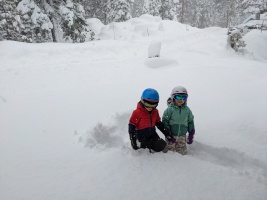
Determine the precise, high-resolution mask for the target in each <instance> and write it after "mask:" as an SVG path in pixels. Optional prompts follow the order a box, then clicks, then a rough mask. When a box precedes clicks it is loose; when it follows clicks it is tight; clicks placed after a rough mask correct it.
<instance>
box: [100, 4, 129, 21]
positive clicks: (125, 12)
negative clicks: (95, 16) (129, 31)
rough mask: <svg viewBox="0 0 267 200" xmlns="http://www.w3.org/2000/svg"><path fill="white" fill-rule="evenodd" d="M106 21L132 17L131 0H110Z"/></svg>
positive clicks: (107, 6)
mask: <svg viewBox="0 0 267 200" xmlns="http://www.w3.org/2000/svg"><path fill="white" fill-rule="evenodd" d="M105 12H106V13H107V16H106V22H107V23H111V22H123V21H126V20H128V19H130V18H131V14H130V1H129V0H108V2H107V4H106V8H105Z"/></svg>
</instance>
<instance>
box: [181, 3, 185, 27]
mask: <svg viewBox="0 0 267 200" xmlns="http://www.w3.org/2000/svg"><path fill="white" fill-rule="evenodd" d="M181 23H182V24H183V23H184V0H182V13H181Z"/></svg>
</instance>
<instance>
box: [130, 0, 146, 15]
mask: <svg viewBox="0 0 267 200" xmlns="http://www.w3.org/2000/svg"><path fill="white" fill-rule="evenodd" d="M144 4H145V0H134V3H133V7H132V10H131V15H132V17H140V16H141V15H142V14H144V13H145V12H144Z"/></svg>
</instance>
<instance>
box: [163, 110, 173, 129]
mask: <svg viewBox="0 0 267 200" xmlns="http://www.w3.org/2000/svg"><path fill="white" fill-rule="evenodd" d="M170 117H171V116H170V110H169V109H168V108H167V109H166V110H165V111H164V113H163V116H162V123H163V124H164V126H165V127H167V128H168V129H170V125H169V122H170Z"/></svg>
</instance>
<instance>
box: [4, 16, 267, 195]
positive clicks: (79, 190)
mask: <svg viewBox="0 0 267 200" xmlns="http://www.w3.org/2000/svg"><path fill="white" fill-rule="evenodd" d="M97 24H99V27H96V26H97V25H94V26H95V27H94V28H95V29H97V28H98V30H99V35H97V37H100V36H105V40H99V41H92V42H87V43H82V44H65V43H61V44H59V43H43V44H27V43H20V42H12V41H2V42H0V60H1V65H0V163H1V164H0V169H1V170H0V196H1V199H3V200H18V199H20V200H29V199H38V200H55V199H57V200H74V199H77V200H82V199H92V200H104V199H110V200H118V199H124V200H136V199H139V200H162V199H177V198H178V199H181V200H215V199H216V200H266V199H267V189H266V188H267V159H266V155H267V145H266V143H267V135H266V133H267V124H266V121H267V90H266V86H267V68H266V66H267V65H266V63H267V57H266V52H267V45H266V42H267V32H266V31H263V32H261V31H260V30H252V31H251V32H249V33H247V35H246V36H245V37H244V40H245V42H246V43H247V46H246V50H247V51H246V52H247V53H244V54H242V55H240V54H236V53H235V52H234V50H232V49H231V48H228V47H227V29H221V28H217V27H211V28H207V29H197V28H193V27H189V28H188V29H189V30H188V31H186V27H185V25H182V24H179V23H178V22H173V21H168V20H163V21H162V20H159V19H158V18H154V17H153V16H147V15H146V16H142V17H140V18H137V19H131V20H129V21H127V22H123V23H115V26H113V25H107V26H103V24H100V23H99V22H97ZM149 24H150V25H151V26H150V27H155V29H153V30H154V34H149V36H148V35H142V34H140V32H138V31H136V26H139V27H141V26H143V27H148V25H149ZM160 24H161V26H162V29H161V30H159V29H158V27H159V25H160ZM112 26H113V27H112ZM92 27H93V26H92ZM109 28H112V29H111V30H110V29H109ZM113 28H114V29H113ZM100 30H101V31H100ZM114 30H115V32H113V31H114ZM139 30H140V29H139ZM144 30H145V29H144ZM108 33H112V34H111V35H109V34H108ZM114 33H115V37H114ZM150 33H151V32H150ZM153 41H160V42H161V53H160V54H161V55H160V57H154V58H147V52H148V47H149V45H150V44H151V42H153ZM177 85H183V86H185V87H186V88H187V90H188V92H189V98H188V105H189V107H190V108H191V110H192V111H193V113H194V116H195V126H196V135H195V141H194V143H193V144H192V145H190V146H188V148H189V153H188V155H185V156H182V155H180V154H178V153H174V152H168V153H166V154H163V153H154V154H150V153H149V151H148V150H147V149H140V150H138V151H134V150H132V149H131V146H130V141H129V135H128V130H127V129H128V120H129V117H130V115H131V113H132V111H133V109H135V107H136V104H137V102H138V101H139V100H140V96H141V93H142V91H143V90H144V89H146V88H150V87H151V88H155V89H156V90H157V91H158V92H159V94H160V103H159V106H158V109H159V113H160V115H162V113H163V112H164V110H165V109H166V106H167V105H166V100H167V98H168V96H169V94H170V91H171V90H172V88H173V87H175V86H177ZM158 133H159V135H160V136H161V137H163V135H162V134H161V133H160V132H159V131H158Z"/></svg>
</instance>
